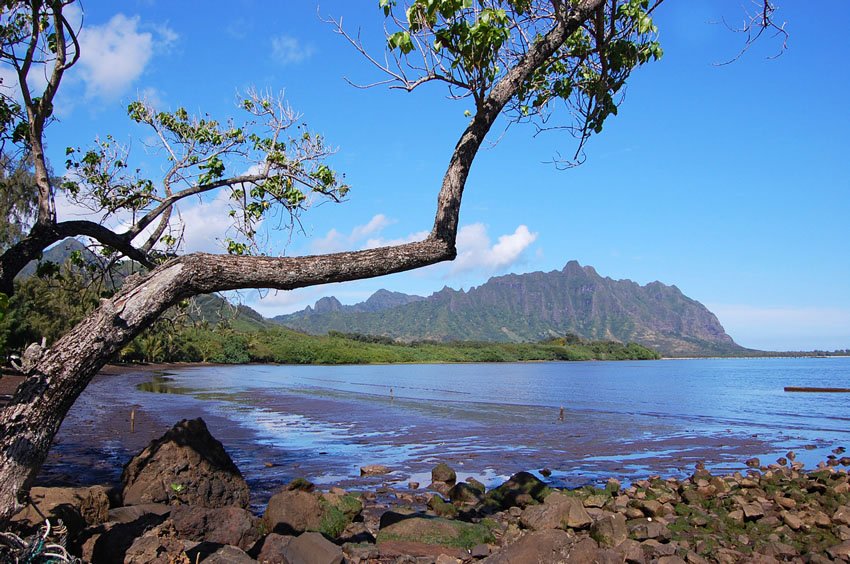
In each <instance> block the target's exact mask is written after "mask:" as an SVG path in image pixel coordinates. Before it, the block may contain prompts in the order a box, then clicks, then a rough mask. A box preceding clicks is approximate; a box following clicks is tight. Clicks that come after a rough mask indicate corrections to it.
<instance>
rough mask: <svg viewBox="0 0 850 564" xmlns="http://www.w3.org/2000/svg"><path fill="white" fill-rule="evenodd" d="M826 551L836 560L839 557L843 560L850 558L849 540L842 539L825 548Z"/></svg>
mask: <svg viewBox="0 0 850 564" xmlns="http://www.w3.org/2000/svg"><path fill="white" fill-rule="evenodd" d="M826 552H827V554H829V555H830V556H831V557H832V559H833V560H838V559H839V558H843V559H844V560H845V561H847V560H850V541H844V542H842V543H840V544H836V545H835V546H831V547H829V548H827V549H826Z"/></svg>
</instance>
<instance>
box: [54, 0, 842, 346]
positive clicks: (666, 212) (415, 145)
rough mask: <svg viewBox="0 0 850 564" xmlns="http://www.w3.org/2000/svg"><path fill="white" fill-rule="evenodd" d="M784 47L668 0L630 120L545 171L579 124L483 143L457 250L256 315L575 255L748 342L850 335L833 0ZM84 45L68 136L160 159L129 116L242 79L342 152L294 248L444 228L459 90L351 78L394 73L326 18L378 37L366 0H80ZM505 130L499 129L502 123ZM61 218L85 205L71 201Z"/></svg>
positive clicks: (224, 98) (57, 153)
mask: <svg viewBox="0 0 850 564" xmlns="http://www.w3.org/2000/svg"><path fill="white" fill-rule="evenodd" d="M786 4H787V5H783V6H782V7H781V10H780V14H779V18H780V19H781V20H783V21H787V30H788V32H789V34H790V39H789V41H788V48H787V50H786V51H785V52H784V53H783V54H782V55H781V56H780V57H778V58H775V59H769V58H768V57H770V56H771V55H774V54H776V53H777V51H778V50H779V48H780V44H781V42H780V41H778V40H771V39H770V38H767V39H765V40H764V41H762V42H760V43H759V44H757V45H756V46H755V47H753V48H752V49H751V50H750V51H749V52H748V53H746V54H745V56H743V57H742V58H741V59H739V60H738V61H736V62H734V63H733V64H729V65H725V66H717V65H716V64H715V63H718V62H723V61H725V60H727V59H729V58H731V57H733V56H734V55H735V54H736V53H737V51H738V50H739V48H740V47H741V46H742V43H743V38H742V37H741V36H739V35H736V34H734V33H731V32H730V31H729V30H728V29H727V28H726V27H724V26H723V25H722V24H718V23H712V22H717V21H719V20H720V19H721V18H724V17H725V18H727V19H728V20H729V21H733V22H736V21H740V20H741V19H742V18H743V12H742V7H741V3H740V2H737V1H734V2H733V1H729V2H727V1H708V0H687V1H675V0H668V3H667V4H665V5H663V6H662V7H661V8H660V9H659V11H658V13H657V23H658V25H659V27H660V30H661V32H660V39H661V42H662V46H663V47H664V50H665V56H664V58H663V60H662V61H661V62H659V63H653V64H651V65H649V66H647V67H645V68H642V69H639V70H638V71H637V72H636V73H635V74H634V75H633V77H632V79H631V81H630V83H629V86H628V90H627V93H626V97H625V101H624V103H623V105H622V106H621V108H620V113H619V115H618V116H617V117H615V118H612V119H611V120H610V121H609V122H607V123H606V127H605V130H604V131H603V133H602V134H601V135H599V136H597V137H595V138H593V139H592V140H591V141H590V143H589V144H588V146H587V150H586V152H587V161H586V162H585V164H583V165H582V166H580V167H578V168H575V169H571V170H567V171H559V170H557V169H556V168H555V167H553V166H551V165H549V164H545V161H548V160H550V159H551V158H552V157H553V156H554V155H555V154H557V153H558V152H561V153H563V154H570V153H571V151H572V150H574V148H575V142H574V140H573V139H572V138H569V137H568V136H566V135H564V134H559V133H549V134H544V135H539V136H537V137H534V135H533V133H534V132H533V130H532V129H530V128H526V127H511V128H510V129H508V130H507V131H506V132H505V131H504V124H503V126H502V127H501V128H498V131H495V132H494V134H493V135H492V141H494V142H495V141H498V143H495V144H494V145H493V146H492V147H488V148H487V149H486V150H484V151H482V152H481V153H480V154H479V156H478V158H477V160H476V163H475V165H474V169H473V172H472V175H471V177H470V179H469V182H468V184H467V190H466V194H465V199H464V205H463V209H462V212H461V225H462V232H461V236H460V246H459V251H460V256H459V258H458V260H457V261H456V262H455V263H453V264H445V265H436V266H433V267H429V268H426V269H423V270H420V271H415V272H411V273H405V274H399V275H393V276H389V277H385V278H380V279H375V280H368V281H361V282H353V283H347V284H341V285H332V286H329V287H320V288H309V289H305V290H301V291H297V292H278V293H270V294H266V295H264V296H263V297H261V296H260V295H258V294H257V293H256V292H245V293H243V294H242V299H243V300H244V301H245V302H246V303H247V304H248V305H251V306H252V307H255V308H256V309H258V310H259V311H260V312H262V313H263V314H265V315H268V316H272V315H276V314H280V313H287V312H290V311H294V310H296V309H301V308H303V307H304V306H306V305H308V304H311V303H313V302H314V301H315V300H316V299H318V298H320V297H322V296H323V295H335V296H337V297H338V298H339V299H340V300H341V301H343V302H344V303H353V302H357V301H362V300H363V299H365V298H366V297H368V296H369V295H370V294H371V293H372V292H374V291H375V290H377V289H379V288H388V289H392V290H397V291H403V292H407V293H416V294H421V295H428V294H430V293H432V292H434V291H437V290H439V289H440V288H442V287H443V286H450V287H453V288H460V287H463V288H469V287H471V286H477V285H480V284H482V283H483V282H485V281H486V280H487V279H488V278H489V277H490V276H493V275H498V274H503V273H506V272H530V271H536V270H543V271H548V270H554V269H560V268H562V267H563V265H564V264H565V263H566V262H567V261H568V260H571V259H576V260H578V261H579V262H581V263H582V264H589V265H592V266H594V267H595V268H596V269H597V271H598V272H599V273H600V274H602V275H603V276H610V277H612V278H615V279H618V278H630V279H632V280H635V281H637V282H639V283H641V284H645V283H647V282H651V281H653V280H660V281H662V282H664V283H667V284H675V285H676V286H678V287H679V288H680V289H681V290H682V291H683V292H684V293H685V294H686V295H688V296H690V297H692V298H694V299H697V300H699V301H701V302H702V303H704V304H706V305H707V306H708V307H709V308H710V309H711V310H712V311H714V312H715V313H716V314H717V315H718V317H719V318H720V321H721V322H722V323H723V325H724V326H725V327H726V329H727V331H728V332H729V333H730V334H731V335H732V337H733V338H735V339H736V341H738V342H739V343H740V344H742V345H745V346H749V347H754V348H763V349H769V350H771V349H772V350H787V349H812V348H822V349H834V348H847V347H850V258H848V257H849V256H850V252H849V251H850V249H848V241H850V223H848V218H849V217H850V180H848V178H849V177H848V172H850V171H848V163H850V159H848V157H847V152H848V149H850V141H848V132H850V112H848V109H847V106H846V97H847V91H848V86H850V65H848V64H847V62H846V57H847V54H848V53H850V36H848V35H847V34H845V33H842V32H841V31H833V32H825V31H824V14H831V13H839V10H840V9H841V8H843V7H844V3H843V2H839V1H838V0H831V1H824V2H821V3H819V4H818V6H817V9H812V7H811V6H809V5H808V3H803V2H788V3H786ZM83 6H84V9H85V18H84V21H85V26H86V27H85V31H84V34H83V36H82V39H83V57H82V60H81V62H80V64H79V65H78V66H77V67H75V68H74V69H73V70H72V72H71V74H70V75H69V76H68V79H67V80H66V83H65V84H64V85H63V88H64V90H63V92H62V94H61V95H60V97H59V100H58V103H57V114H58V115H59V117H60V121H59V122H58V123H55V124H53V125H52V126H51V128H50V130H49V131H48V140H49V156H50V158H51V160H52V162H53V164H54V167H55V168H56V169H57V172H61V166H62V162H63V161H64V148H65V147H66V146H68V145H85V144H87V143H88V142H89V140H91V139H93V138H94V137H95V136H96V135H105V134H106V133H112V134H113V135H115V136H116V137H117V138H118V139H119V140H123V141H125V142H128V143H131V144H132V146H133V148H134V149H133V150H134V156H135V157H137V158H138V159H140V161H141V162H143V163H144V164H145V166H147V167H151V168H152V169H154V170H155V169H156V166H158V165H156V163H153V162H151V159H153V156H152V155H146V154H145V153H144V150H143V144H142V141H143V139H144V135H146V133H144V132H142V131H140V130H139V129H137V128H134V127H131V124H130V123H129V121H128V120H127V119H126V117H124V108H125V107H126V105H127V103H128V102H130V101H132V100H133V99H134V98H135V97H136V96H139V95H142V96H146V97H147V98H148V99H149V100H150V101H153V102H155V103H156V104H158V105H160V106H161V107H162V108H164V109H175V108H176V107H178V106H181V105H182V106H185V107H186V108H187V109H189V111H196V112H209V113H210V114H213V115H215V116H220V117H226V116H228V115H235V114H236V113H237V112H236V109H235V101H236V92H237V91H239V90H244V89H246V88H248V87H250V86H256V87H257V88H260V89H265V88H269V89H272V90H275V91H277V90H282V89H285V92H286V98H287V100H288V101H289V103H290V104H291V105H292V106H293V107H294V108H295V109H297V110H298V111H300V112H302V113H303V116H304V120H305V121H307V122H308V123H309V124H310V126H311V128H313V129H314V130H316V131H319V132H322V133H323V134H324V135H325V136H326V137H327V139H328V140H329V141H330V142H331V143H332V144H334V145H336V146H337V147H338V148H339V151H338V153H337V154H336V155H335V156H334V157H333V159H332V160H333V164H334V165H335V166H336V167H337V168H339V169H340V170H342V171H344V172H345V173H346V179H347V182H348V183H350V184H351V185H352V192H351V194H350V198H349V200H348V201H347V202H345V203H344V204H342V205H322V206H317V207H315V208H313V209H311V210H310V211H309V213H307V214H306V215H305V216H304V218H303V219H304V227H305V230H306V235H301V234H296V235H295V236H293V237H292V239H291V241H290V240H289V237H288V235H286V234H283V235H282V236H281V237H280V238H279V239H277V240H275V241H273V247H274V248H275V249H276V250H278V251H280V252H285V253H286V254H288V255H298V254H308V253H314V252H320V251H331V250H345V249H355V248H363V247H365V246H370V245H372V246H374V245H379V244H383V243H387V242H390V241H398V240H410V239H411V238H415V237H417V236H422V234H423V233H424V232H427V231H428V230H429V229H430V228H431V225H432V222H433V213H434V208H435V201H436V194H437V190H438V188H439V183H440V179H441V177H442V174H443V171H444V167H445V165H446V163H447V162H448V159H449V156H450V154H451V150H452V148H453V147H454V144H455V142H456V140H457V137H458V135H459V134H460V132H461V131H462V129H463V127H464V126H465V124H466V121H467V118H465V117H464V110H467V109H471V108H470V107H469V104H468V103H467V102H464V101H451V100H448V99H446V97H445V92H444V91H443V90H441V89H440V88H438V87H426V88H423V89H422V90H421V91H416V92H414V93H412V94H408V93H403V92H400V91H389V90H387V89H385V88H381V87H377V88H372V89H366V90H363V89H357V88H353V87H351V86H350V85H349V84H348V83H347V82H346V81H345V80H344V77H348V78H350V79H352V80H354V81H356V82H360V83H368V82H372V81H375V80H378V79H380V78H381V77H380V76H379V75H378V74H376V72H375V71H374V70H373V69H372V68H371V67H370V66H369V65H368V64H367V63H366V62H365V60H364V59H363V58H362V57H361V56H360V55H359V54H358V53H357V52H356V51H355V50H354V49H352V48H351V47H350V46H349V45H348V44H347V43H346V42H345V41H344V40H343V39H342V38H341V37H340V36H338V35H336V34H335V33H334V31H333V28H332V27H331V26H330V25H328V24H326V23H323V22H322V21H321V20H320V19H319V17H318V15H317V14H320V15H323V16H336V17H340V16H341V17H343V21H344V24H345V26H346V28H347V29H350V30H352V31H356V30H357V29H360V31H361V34H362V39H363V40H364V42H365V43H366V45H367V47H371V48H372V50H374V51H375V52H379V51H380V49H381V48H382V46H383V42H384V40H383V35H382V27H381V26H382V20H383V18H382V15H381V13H380V11H379V10H378V8H377V0H375V1H374V2H372V1H367V2H350V1H342V0H337V1H328V2H322V3H321V6H320V7H317V5H316V3H315V2H312V1H306V0H301V1H298V2H291V1H290V2H275V3H272V2H262V1H260V0H237V1H230V2H204V3H199V2H165V1H161V0H144V1H142V0H139V1H126V2H121V3H116V2H111V1H110V2H107V1H104V0H101V1H94V0H89V1H88V2H85V3H84V4H83ZM502 133H504V135H502ZM62 212H63V213H64V214H65V216H66V217H70V216H73V215H75V213H76V212H75V210H74V209H72V208H71V207H69V206H64V207H63V209H62ZM181 212H182V214H183V216H184V218H186V219H187V241H186V243H187V248H188V250H196V249H201V250H208V251H209V250H216V249H219V248H220V247H219V246H218V244H219V241H218V240H217V239H216V237H221V228H222V226H223V225H224V224H225V222H226V217H225V216H226V211H225V210H224V209H223V207H222V203H221V202H220V201H219V202H216V201H203V202H199V201H192V202H187V203H186V204H184V205H183V207H182V209H181Z"/></svg>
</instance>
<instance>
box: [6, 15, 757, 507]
mask: <svg viewBox="0 0 850 564" xmlns="http://www.w3.org/2000/svg"><path fill="white" fill-rule="evenodd" d="M73 1H74V0H27V1H20V0H19V1H13V0H7V1H4V2H3V4H2V19H0V43H2V52H0V59H1V60H2V61H0V62H2V64H4V65H5V66H7V67H8V68H11V69H12V70H13V71H14V74H15V76H16V77H17V85H16V87H15V88H11V86H13V85H9V84H4V85H2V88H0V126H1V127H2V130H0V143H2V146H0V149H2V155H3V157H2V158H3V160H2V163H3V166H4V174H3V176H2V178H3V180H4V182H6V181H7V180H8V179H10V178H12V176H11V175H10V174H7V172H14V169H13V168H8V167H7V165H9V167H11V164H10V163H27V164H26V165H25V166H26V167H28V169H29V171H30V172H31V176H32V179H33V180H32V182H30V183H29V184H23V183H18V184H16V189H17V190H18V192H17V193H16V194H17V197H16V199H15V200H14V206H6V208H4V209H14V210H16V213H18V215H16V216H15V218H16V220H17V223H16V225H17V227H16V228H15V229H13V230H6V229H4V238H3V239H2V242H0V252H2V254H0V308H2V304H3V301H2V300H4V299H7V298H8V296H9V295H11V294H12V293H13V292H14V291H15V284H14V278H15V276H16V275H17V274H18V273H19V272H20V271H21V269H22V268H23V267H24V266H25V265H26V264H27V263H28V262H30V261H31V260H33V259H36V258H38V257H39V256H40V254H41V252H42V251H43V250H44V249H46V248H47V247H49V246H50V245H52V244H54V243H56V242H58V241H60V240H62V239H64V238H66V237H83V238H87V240H89V241H92V242H95V243H96V244H98V245H99V246H100V247H101V248H102V249H103V250H104V252H105V253H106V254H107V255H108V256H109V257H111V258H112V260H114V261H119V260H127V259H129V260H132V261H134V263H135V264H138V265H141V266H142V267H143V268H144V269H145V270H144V271H143V272H141V273H139V274H136V275H134V276H132V277H129V278H127V279H126V280H125V281H124V283H123V285H122V286H121V288H120V289H119V290H118V291H117V292H116V293H115V294H114V295H113V296H111V297H110V298H109V299H104V300H102V302H101V304H100V306H99V308H98V309H96V310H95V311H94V312H93V313H91V314H89V315H87V316H86V317H85V318H84V319H83V320H82V321H81V322H80V323H79V324H77V325H76V326H75V327H74V328H73V329H72V330H70V331H69V332H68V333H66V334H65V335H64V336H62V337H61V338H59V339H58V340H57V341H56V342H54V343H51V344H50V346H49V348H46V349H42V348H40V347H38V346H31V347H30V348H29V349H28V350H27V351H26V353H25V354H24V358H23V359H22V366H21V369H22V371H23V372H24V374H25V376H26V379H25V381H24V383H23V384H22V385H21V386H20V387H19V389H18V390H17V392H16V393H15V395H14V397H13V398H12V400H11V402H10V403H9V404H8V405H7V406H5V407H4V408H3V409H2V411H0V429H2V432H0V521H1V520H3V519H5V518H8V517H9V516H10V515H12V514H13V512H14V511H15V510H16V509H17V508H19V507H20V505H21V503H23V502H25V500H26V498H27V492H28V490H29V487H30V485H31V483H32V481H33V479H34V477H35V476H36V474H37V472H38V470H39V468H40V466H41V464H42V463H43V461H44V459H45V457H46V454H47V451H48V449H49V447H50V444H51V441H52V440H53V437H54V435H55V434H56V432H57V430H58V429H59V426H60V424H61V422H62V420H63V418H64V417H65V415H66V414H67V412H68V410H69V409H70V407H71V406H72V405H73V403H74V401H75V400H76V399H77V397H78V396H79V394H80V393H81V392H82V391H83V390H84V389H85V387H86V386H87V385H88V383H89V381H90V380H91V378H92V377H93V376H94V375H95V374H96V373H97V372H98V370H100V368H102V367H103V365H104V364H106V363H107V362H108V361H109V360H110V359H112V358H113V357H114V355H115V354H116V353H117V352H118V351H119V350H120V349H121V348H122V347H123V346H125V345H126V344H127V343H129V342H130V341H131V340H132V339H133V338H134V337H135V336H137V335H138V334H139V333H140V332H141V331H143V330H144V329H145V328H146V327H148V326H150V325H151V324H152V323H153V322H155V321H156V320H157V318H158V317H159V316H161V315H162V314H163V312H165V311H166V310H167V309H168V308H170V307H171V306H173V305H175V304H176V303H178V302H180V301H181V300H184V299H186V298H189V297H191V296H195V295H199V294H205V293H210V292H220V291H227V290H235V289H242V288H270V289H279V290H292V289H295V288H301V287H305V286H311V285H316V284H326V283H330V282H342V281H347V280H356V279H361V278H368V277H374V276H382V275H385V274H390V273H394V272H401V271H406V270H410V269H414V268H419V267H422V266H426V265H430V264H434V263H437V262H441V261H447V260H452V259H454V258H455V256H456V249H455V243H456V236H457V230H458V218H459V213H460V206H461V199H462V196H463V190H464V185H465V183H466V179H467V176H468V174H469V171H470V167H471V166H472V162H473V160H474V158H475V155H476V153H477V152H478V150H479V148H480V147H481V144H482V142H483V141H484V138H485V137H486V135H487V134H488V132H489V131H490V129H491V128H492V127H493V125H494V124H495V123H496V122H497V120H498V119H499V117H500V116H505V117H506V118H507V119H509V120H513V121H518V122H531V123H534V124H536V126H537V127H540V128H549V127H552V126H554V125H556V124H555V122H554V121H552V120H553V119H554V118H556V117H557V114H556V113H555V110H556V108H557V107H558V106H561V108H566V112H564V113H562V114H561V115H563V116H565V117H566V120H567V121H566V122H561V123H560V124H559V126H561V127H565V128H566V129H568V130H569V131H570V132H571V133H573V134H574V135H575V137H576V138H577V140H578V141H577V143H578V151H577V152H576V159H575V160H580V158H581V147H582V145H583V143H584V141H585V140H586V139H587V138H588V137H589V136H590V135H591V134H593V133H598V132H600V131H601V129H602V126H603V123H604V121H605V119H606V118H607V117H609V116H610V115H612V114H616V111H617V104H618V101H619V100H618V93H619V92H620V91H621V88H622V87H623V85H624V84H625V81H626V80H627V78H628V76H629V74H630V73H631V72H632V70H634V69H635V68H636V67H638V66H640V65H641V64H643V63H645V62H648V61H650V60H654V59H657V58H659V57H660V55H661V49H660V47H659V44H658V42H657V37H656V28H655V26H654V24H653V22H652V13H653V11H654V10H655V9H656V8H657V6H658V5H659V4H660V3H661V0H654V1H650V0H569V1H568V0H474V1H473V0H413V1H412V2H410V3H409V4H408V5H407V6H400V5H397V3H396V1H395V0H380V8H381V9H382V10H383V12H384V15H385V16H386V18H387V24H388V25H387V29H388V36H387V57H386V58H382V59H381V60H380V61H379V59H376V58H373V57H371V56H370V55H369V54H368V53H367V52H366V50H365V49H363V48H362V46H361V45H360V44H359V42H358V41H357V40H356V39H354V38H353V37H352V36H350V35H348V34H347V33H346V32H345V30H344V29H343V28H342V26H341V24H338V25H337V30H338V31H339V32H340V33H342V34H343V35H344V36H345V37H346V38H348V39H349V41H351V42H352V43H353V44H354V46H355V48H357V49H359V50H361V51H362V53H363V54H364V55H365V56H366V58H367V60H369V61H371V62H372V63H373V64H375V65H376V66H378V67H379V68H380V70H381V72H383V73H385V79H386V80H385V81H383V82H386V83H388V84H389V85H390V86H394V87H398V88H402V89H405V90H408V91H409V90H413V89H415V88H417V87H418V86H420V85H422V84H424V83H426V82H434V81H436V82H442V83H444V84H445V85H446V86H447V87H448V89H449V91H450V94H451V96H454V97H458V98H466V99H469V100H472V101H473V102H474V111H473V112H470V114H469V123H468V125H467V126H466V128H465V129H464V130H463V132H462V133H461V135H460V138H459V139H458V142H457V144H456V146H455V147H454V148H453V149H452V151H451V158H450V160H449V165H448V167H447V169H446V172H445V175H444V177H443V181H442V185H441V186H440V188H439V192H438V195H437V209H436V214H435V219H434V225H433V228H432V230H431V232H430V234H429V235H428V237H427V238H426V239H425V240H424V241H418V242H413V243H407V244H402V245H394V246H390V247H384V248H379V249H370V250H362V251H355V252H344V253H334V254H327V255H319V256H299V257H269V256H262V255H259V254H258V250H259V243H258V233H257V231H258V226H259V225H260V224H261V223H262V222H264V221H269V220H276V221H277V222H278V223H279V224H280V225H282V226H284V227H286V226H293V225H297V224H298V220H299V216H300V214H301V213H302V212H304V211H305V210H306V209H307V208H308V207H309V204H310V203H311V202H315V201H316V200H318V199H330V200H333V201H340V200H342V199H344V197H345V196H346V194H347V192H348V187H347V186H346V185H345V184H344V183H343V182H342V179H341V176H340V175H339V174H338V173H337V172H336V171H334V170H332V169H331V168H330V167H329V166H328V165H327V164H326V162H325V158H326V157H327V156H328V155H329V154H330V153H331V152H332V150H331V149H330V148H329V147H328V146H327V145H326V143H325V141H324V139H323V138H322V137H321V136H319V135H316V134H314V133H312V132H311V131H309V130H308V129H306V126H304V125H303V124H302V123H301V121H300V119H299V117H298V115H297V114H296V113H295V112H294V111H292V110H291V109H290V108H289V107H288V106H287V105H286V104H285V103H284V102H283V101H282V100H280V99H278V98H275V97H273V96H270V95H268V94H266V93H262V92H248V93H247V95H246V96H244V99H243V100H242V102H241V110H242V111H243V112H244V115H245V116H246V118H245V120H244V121H243V122H237V121H235V120H225V121H220V120H217V119H214V118H212V117H209V116H203V117H196V116H192V115H189V114H188V113H187V112H186V111H185V110H183V109H178V110H177V111H175V112H162V111H158V110H157V109H155V108H153V107H152V106H151V105H149V104H148V103H146V102H145V101H144V100H140V101H137V102H134V103H132V104H130V106H129V108H128V115H129V118H130V119H132V120H134V121H136V122H138V123H139V124H142V125H144V126H145V127H147V128H149V130H150V132H151V133H153V136H154V138H155V139H157V140H158V141H157V142H158V150H159V151H160V155H161V157H162V159H163V162H164V163H166V165H165V166H164V167H163V169H164V170H165V173H164V174H163V175H162V176H161V177H160V178H157V179H150V178H146V177H145V176H144V175H143V173H142V171H141V170H139V169H135V168H133V166H132V165H131V164H130V160H131V155H130V154H129V152H128V150H127V148H126V147H123V146H121V145H120V144H118V143H117V142H116V141H115V140H114V139H112V138H111V137H109V136H106V137H103V138H101V139H99V140H96V141H95V142H94V144H93V145H92V146H91V147H89V148H76V147H72V148H68V149H67V151H66V155H67V162H66V163H65V166H66V169H67V173H66V174H65V175H64V176H63V178H62V180H61V181H58V182H57V181H56V180H55V179H53V178H52V177H51V175H50V173H49V169H48V163H47V161H46V158H45V150H44V145H45V141H46V136H45V132H46V129H47V126H48V125H49V123H50V121H51V117H52V115H53V109H54V106H53V104H54V100H55V97H56V93H57V91H58V90H59V87H60V84H61V82H62V79H63V77H64V75H65V73H66V72H68V71H69V70H70V69H71V68H72V67H73V65H74V64H75V63H76V62H77V60H78V59H79V57H80V55H81V53H80V44H79V42H78V40H77V37H78V32H79V29H76V28H75V27H74V26H73V25H72V22H70V21H69V17H68V10H67V7H68V6H69V5H70V4H72V3H73ZM767 6H768V5H767V4H766V7H767ZM766 14H767V15H766V16H765V17H766V19H765V21H764V23H765V25H766V24H767V23H769V14H768V13H767V12H766ZM36 74H39V75H43V77H46V80H43V79H42V80H33V77H34V76H35V75H36ZM34 84H43V87H42V88H39V89H38V91H36V90H35V86H34ZM222 192H223V193H225V194H226V195H227V197H228V198H229V199H230V201H231V203H232V210H231V211H230V216H231V218H232V220H233V224H232V231H231V232H230V233H229V234H223V235H224V237H223V238H224V240H225V241H226V244H227V250H228V254H222V255H213V254H204V253H191V254H180V253H179V249H180V239H181V237H180V234H181V224H180V218H179V214H178V213H177V211H176V210H177V207H176V206H177V205H178V204H179V203H180V202H181V201H182V200H183V199H185V198H188V197H190V196H196V195H200V194H210V195H211V194H214V193H222ZM9 193H10V194H11V192H9ZM60 193H61V194H62V195H64V197H67V198H68V199H70V200H72V201H74V202H76V203H78V204H80V205H83V206H87V207H88V208H89V209H91V210H92V211H93V212H95V213H96V214H98V215H99V216H100V218H101V221H85V220H80V221H59V220H58V219H57V215H56V197H57V195H58V194H60ZM10 217H12V216H11V214H10V212H8V211H7V219H9V218H10ZM115 218H118V219H120V220H121V224H122V225H124V226H125V227H123V228H122V229H114V228H111V227H109V225H111V224H114V223H115V221H114V219H115ZM111 220H112V221H111ZM6 231H9V233H8V234H6V233H5V232H6ZM0 311H2V309H0Z"/></svg>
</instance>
